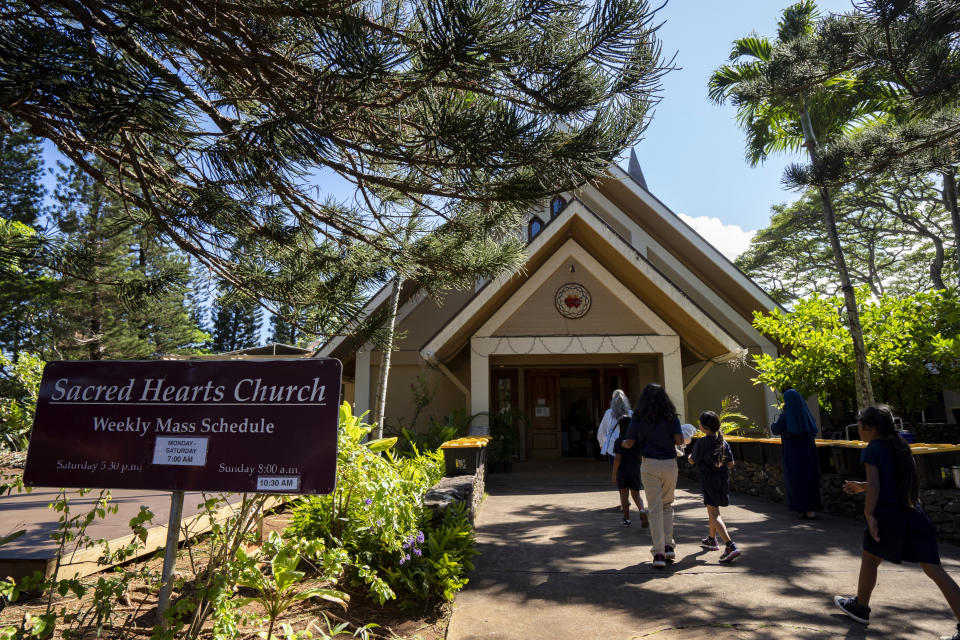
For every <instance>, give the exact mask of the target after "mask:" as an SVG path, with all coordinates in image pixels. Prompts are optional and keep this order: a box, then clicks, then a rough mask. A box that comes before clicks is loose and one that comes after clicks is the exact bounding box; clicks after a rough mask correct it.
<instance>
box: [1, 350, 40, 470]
mask: <svg viewBox="0 0 960 640" xmlns="http://www.w3.org/2000/svg"><path fill="white" fill-rule="evenodd" d="M43 365H44V362H43V360H41V359H40V358H39V357H37V356H35V355H31V354H29V353H23V352H21V353H20V354H18V357H17V359H16V362H14V361H13V360H11V359H10V358H8V357H7V356H5V355H3V354H2V353H0V380H2V382H0V450H2V449H8V450H10V451H23V450H25V449H26V448H27V443H28V438H29V436H30V428H31V427H32V426H33V414H34V412H35V411H36V409H37V396H38V394H39V392H40V377H41V375H42V374H43Z"/></svg>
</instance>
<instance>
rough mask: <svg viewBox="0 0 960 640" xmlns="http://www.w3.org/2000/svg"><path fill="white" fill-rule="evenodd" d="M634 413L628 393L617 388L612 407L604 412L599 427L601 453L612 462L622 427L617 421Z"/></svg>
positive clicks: (598, 436)
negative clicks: (614, 447) (614, 446)
mask: <svg viewBox="0 0 960 640" xmlns="http://www.w3.org/2000/svg"><path fill="white" fill-rule="evenodd" d="M632 415H633V411H631V409H630V401H629V400H628V399H627V394H625V393H624V392H623V391H621V390H620V389H617V390H615V391H614V392H613V396H612V397H611V398H610V408H609V409H607V411H606V413H604V414H603V420H601V421H600V427H599V428H598V429H597V442H599V443H600V454H601V455H605V456H607V457H608V458H609V459H610V464H613V457H614V452H613V445H614V444H616V442H617V438H619V437H620V427H619V426H617V422H618V421H619V420H620V418H622V417H623V416H632Z"/></svg>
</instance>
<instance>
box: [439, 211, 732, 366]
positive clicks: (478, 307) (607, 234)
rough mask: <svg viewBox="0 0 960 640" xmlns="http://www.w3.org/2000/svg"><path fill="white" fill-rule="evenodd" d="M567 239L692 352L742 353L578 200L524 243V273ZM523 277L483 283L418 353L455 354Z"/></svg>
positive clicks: (709, 355) (711, 355)
mask: <svg viewBox="0 0 960 640" xmlns="http://www.w3.org/2000/svg"><path fill="white" fill-rule="evenodd" d="M570 239H573V240H575V241H576V243H577V244H578V245H580V246H582V247H583V248H584V249H585V250H586V251H587V252H588V253H589V254H590V255H592V256H593V257H594V258H596V259H597V260H598V261H599V262H600V263H601V264H602V265H603V267H604V268H605V269H606V270H607V271H608V272H610V273H611V274H612V275H613V276H614V277H615V278H616V279H617V280H618V281H619V282H620V283H622V284H623V285H624V286H626V287H627V288H628V289H629V290H630V291H632V292H633V293H634V294H635V295H637V297H639V298H640V299H642V300H644V301H645V302H646V304H648V305H649V307H650V309H651V310H652V311H653V313H655V314H656V315H657V316H659V317H660V318H662V319H663V320H664V321H665V322H666V323H667V324H669V325H670V326H671V327H672V328H673V329H674V330H675V331H676V332H677V333H678V334H679V335H680V338H681V341H682V342H684V343H685V344H686V346H687V347H688V348H689V349H690V350H691V351H693V352H694V353H696V354H698V355H699V356H701V357H702V358H704V359H707V358H714V359H725V358H731V357H734V356H736V355H738V354H739V353H740V352H741V350H742V347H741V345H740V344H739V343H738V342H737V341H736V339H735V338H733V336H731V335H730V334H729V333H728V332H727V331H726V330H725V329H724V328H723V327H722V325H720V324H719V323H718V322H717V321H715V320H714V319H713V318H712V317H710V315H709V314H708V313H707V312H705V311H704V310H703V309H702V308H701V307H700V306H699V305H697V304H696V302H694V301H693V300H692V299H691V298H690V297H689V296H687V295H686V294H685V293H684V292H683V290H682V289H681V288H680V287H679V286H677V285H676V284H675V283H673V282H672V281H671V280H670V279H669V278H668V277H667V276H666V275H664V274H663V273H662V272H661V271H660V270H659V269H657V268H656V267H655V266H654V265H653V264H652V263H651V262H650V261H648V260H647V258H646V257H645V256H644V255H643V254H642V253H640V252H639V251H637V250H636V249H635V248H634V247H633V246H632V245H631V244H630V243H629V242H627V240H626V239H624V238H623V237H622V236H620V235H619V234H618V233H617V232H616V231H614V229H613V228H612V227H611V226H610V225H608V224H606V223H605V222H604V221H603V220H602V219H601V218H600V216H598V215H597V214H596V213H594V212H593V211H591V210H590V209H589V208H588V207H587V206H586V204H584V203H583V202H582V201H580V200H579V199H576V198H574V199H573V200H571V201H570V202H569V203H568V204H567V206H566V207H565V208H564V209H563V211H561V213H560V214H559V216H558V217H557V218H556V219H554V220H553V221H551V223H550V224H549V225H547V226H546V227H544V229H543V231H541V232H540V234H539V235H537V236H536V237H535V238H534V239H533V240H532V241H531V242H530V243H529V244H528V245H527V262H526V267H525V270H524V271H525V273H528V274H532V273H534V272H536V271H537V270H538V269H539V268H541V266H543V265H544V263H546V262H547V261H548V260H549V259H550V257H551V256H552V255H553V254H554V253H555V252H556V251H558V250H559V249H560V248H561V247H562V246H563V245H564V244H565V243H566V242H567V241H568V240H570ZM526 280H527V276H526V275H524V274H516V273H515V274H504V275H502V276H500V277H499V278H496V279H495V280H492V281H490V282H488V283H487V284H486V285H484V287H482V288H481V289H480V290H479V291H478V292H477V293H476V294H475V295H474V296H473V297H472V298H471V299H470V300H469V301H468V302H467V303H466V304H465V305H464V307H463V308H461V309H460V311H458V312H457V313H456V314H455V315H454V316H453V318H451V319H450V320H449V321H448V322H447V323H446V324H445V325H444V326H443V327H441V328H440V330H439V331H437V333H436V334H434V336H433V337H431V338H430V339H429V340H428V341H427V343H426V344H425V345H423V347H422V348H421V350H420V353H421V355H423V356H424V357H425V358H427V359H429V360H432V361H443V360H446V359H448V358H450V357H452V356H453V355H455V354H456V353H457V352H458V351H459V350H460V349H461V348H462V347H463V346H464V345H465V344H466V343H467V342H468V341H469V339H470V337H471V336H473V335H474V334H475V333H476V332H477V330H478V329H480V327H482V326H483V324H484V323H485V322H486V321H487V319H488V318H490V317H491V316H492V315H493V314H494V313H495V312H496V311H497V310H498V309H499V308H500V307H501V306H502V305H503V304H504V303H505V302H506V301H507V300H509V299H510V297H511V296H512V295H513V294H514V293H515V292H516V291H517V290H518V289H519V288H520V287H521V286H522V285H523V283H524V282H525V281H526Z"/></svg>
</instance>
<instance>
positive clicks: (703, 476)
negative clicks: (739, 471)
mask: <svg viewBox="0 0 960 640" xmlns="http://www.w3.org/2000/svg"><path fill="white" fill-rule="evenodd" d="M700 488H701V489H703V504H705V505H707V506H708V507H729V506H730V474H729V473H727V472H726V471H720V472H717V473H707V472H704V471H701V472H700Z"/></svg>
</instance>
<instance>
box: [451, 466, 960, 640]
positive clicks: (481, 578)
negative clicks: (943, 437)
mask: <svg viewBox="0 0 960 640" xmlns="http://www.w3.org/2000/svg"><path fill="white" fill-rule="evenodd" d="M516 468H517V467H516V466H515V469H516ZM608 469H609V467H606V466H604V463H593V462H592V461H573V460H565V461H558V462H555V463H541V464H537V465H533V464H532V463H527V464H526V465H520V467H519V469H517V470H516V471H514V472H513V473H509V474H494V475H491V476H489V477H488V482H487V492H488V494H489V495H488V497H487V498H486V499H485V500H484V501H483V504H482V505H481V507H480V512H479V515H478V519H477V543H478V550H479V551H480V555H479V556H477V558H476V562H475V564H476V569H475V571H474V572H473V574H472V575H471V577H470V584H469V585H467V587H466V588H465V590H464V591H463V592H461V593H460V594H459V595H458V596H457V599H456V602H455V607H454V614H453V618H452V620H451V624H450V628H449V631H448V633H447V640H481V639H483V640H488V639H491V640H492V639H496V640H512V639H516V640H520V639H523V640H528V639H540V638H544V639H549V640H563V639H567V638H569V639H571V640H573V639H576V640H590V639H594V638H596V639H604V640H606V639H610V640H618V639H624V640H626V639H632V638H647V637H651V638H654V639H655V640H674V639H680V638H683V639H684V640H699V639H701V638H704V639H705V638H711V639H715V640H727V639H733V638H747V639H758V638H771V639H773V638H776V639H784V638H851V639H853V638H911V639H913V638H918V639H922V638H936V637H938V636H939V634H946V635H949V634H950V633H952V632H953V627H954V625H955V624H956V621H955V620H954V619H953V618H952V616H951V614H950V612H949V609H948V608H947V605H946V602H945V601H944V600H943V598H942V597H941V596H940V592H939V591H938V590H937V588H936V586H934V584H933V583H932V582H931V581H930V580H928V579H927V578H926V576H924V574H923V572H922V571H921V570H920V568H919V567H917V566H916V565H909V564H905V565H902V566H897V565H892V564H884V565H883V566H882V567H881V569H880V579H879V584H878V586H877V589H876V590H875V592H874V596H873V605H874V610H873V614H872V618H873V620H872V621H871V624H870V626H869V627H867V628H864V627H862V626H860V625H858V624H856V623H854V622H852V621H850V620H849V619H848V618H847V617H846V616H844V615H843V614H842V613H840V611H839V610H838V609H836V608H835V607H834V605H833V602H832V596H833V594H835V593H841V594H851V593H852V591H853V590H855V588H856V583H857V573H858V570H859V554H860V539H861V535H862V531H863V528H862V525H860V524H858V523H856V522H853V521H851V520H846V519H842V518H834V517H830V516H825V517H823V518H822V519H820V520H818V521H815V522H809V523H808V522H806V521H801V520H799V519H797V518H796V517H795V516H794V515H793V514H791V513H789V512H787V511H786V510H785V508H784V507H783V506H782V505H778V504H774V503H770V502H768V501H765V500H761V499H757V498H751V497H749V496H744V495H742V494H734V495H733V496H731V499H732V503H733V504H732V506H731V507H730V508H728V509H725V510H724V514H723V515H724V519H725V520H726V522H727V523H728V526H729V527H730V529H731V534H732V535H733V536H734V539H735V540H737V542H738V543H739V545H740V546H741V548H742V549H743V552H744V553H743V556H741V557H740V558H739V559H738V560H736V562H735V563H734V564H733V565H732V566H725V565H721V564H719V563H718V562H717V558H718V557H719V553H718V552H710V553H707V552H704V551H703V550H702V549H700V547H699V540H700V538H702V537H703V536H704V535H706V511H705V509H704V508H703V505H702V502H701V500H700V498H699V495H698V494H697V493H696V490H697V489H698V488H699V487H698V486H696V485H695V484H694V483H692V482H689V481H685V480H681V482H680V489H679V490H678V492H677V500H676V502H675V503H674V506H675V508H676V530H675V534H676V537H677V541H678V548H677V554H678V556H677V557H678V561H677V562H676V564H674V565H673V566H672V567H670V568H667V569H666V570H658V569H654V568H653V567H652V566H651V565H650V553H649V545H650V536H649V534H648V533H647V532H646V531H645V530H643V529H641V528H640V527H639V526H637V525H638V524H639V523H637V521H636V520H634V522H635V525H634V526H633V527H631V528H622V527H620V526H619V520H620V517H619V513H618V511H617V510H615V509H614V507H615V505H617V504H618V502H619V498H618V497H617V495H616V492H615V490H614V489H613V487H612V486H611V485H610V484H609V475H608V474H609V471H608ZM941 554H942V555H943V556H944V563H945V564H946V566H947V568H948V570H949V571H950V572H951V574H953V575H954V577H955V578H957V579H958V580H960V549H957V548H956V547H952V546H946V547H942V548H941Z"/></svg>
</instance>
